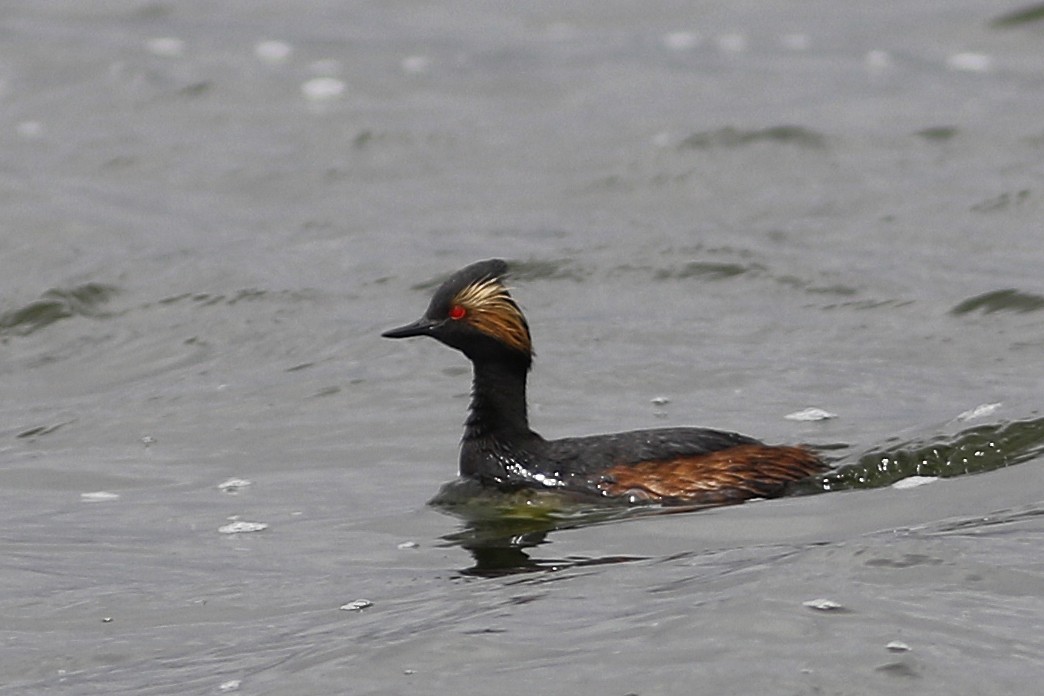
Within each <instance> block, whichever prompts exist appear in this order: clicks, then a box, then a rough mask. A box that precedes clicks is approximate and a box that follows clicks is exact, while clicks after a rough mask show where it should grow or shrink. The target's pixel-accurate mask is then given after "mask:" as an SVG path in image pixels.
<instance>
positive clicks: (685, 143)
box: [678, 126, 827, 150]
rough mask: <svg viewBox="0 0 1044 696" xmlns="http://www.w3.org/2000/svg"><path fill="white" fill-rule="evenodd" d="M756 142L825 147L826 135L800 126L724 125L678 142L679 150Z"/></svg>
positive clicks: (815, 147)
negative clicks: (744, 127)
mask: <svg viewBox="0 0 1044 696" xmlns="http://www.w3.org/2000/svg"><path fill="white" fill-rule="evenodd" d="M758 142H773V143H785V144H788V145H798V146H800V147H805V148H810V149H821V148H825V147H826V144H827V139H826V137H825V136H824V135H823V134H821V133H817V132H816V131H813V130H810V129H808V128H803V127H801V126H773V127H771V128H763V129H756V130H749V129H741V128H733V127H731V126H726V127H725V128H718V129H716V130H709V131H701V132H699V133H693V134H692V135H690V136H689V137H687V138H685V139H684V140H682V141H681V142H680V143H679V144H678V149H679V150H705V149H708V148H712V147H742V146H744V145H750V144H752V143H758Z"/></svg>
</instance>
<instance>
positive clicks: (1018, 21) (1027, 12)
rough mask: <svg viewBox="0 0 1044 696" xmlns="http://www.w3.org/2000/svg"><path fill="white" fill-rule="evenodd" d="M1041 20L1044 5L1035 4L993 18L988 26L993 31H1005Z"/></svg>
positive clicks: (1043, 17) (1043, 18) (1043, 15)
mask: <svg viewBox="0 0 1044 696" xmlns="http://www.w3.org/2000/svg"><path fill="white" fill-rule="evenodd" d="M1042 20H1044V4H1042V3H1037V4H1035V5H1028V6H1026V7H1023V8H1020V9H1018V10H1012V11H1011V12H1007V13H1005V14H1002V15H1000V16H999V17H995V18H994V19H992V20H990V26H991V27H993V28H994V29H1007V28H1010V27H1018V26H1022V25H1023V24H1030V23H1032V22H1039V21H1042Z"/></svg>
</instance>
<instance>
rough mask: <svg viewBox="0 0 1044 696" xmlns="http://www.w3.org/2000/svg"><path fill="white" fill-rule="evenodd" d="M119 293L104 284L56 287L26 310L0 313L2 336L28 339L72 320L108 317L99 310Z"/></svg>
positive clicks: (0, 333) (114, 288) (30, 304)
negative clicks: (64, 321) (56, 324)
mask: <svg viewBox="0 0 1044 696" xmlns="http://www.w3.org/2000/svg"><path fill="white" fill-rule="evenodd" d="M118 292H119V288H117V287H115V286H112V285H104V284H101V283H86V284H84V285H78V286H76V287H73V288H53V289H51V290H48V291H47V292H45V293H44V294H43V295H41V296H40V299H38V300H34V301H33V302H30V303H29V304H27V305H25V306H24V307H20V308H18V309H13V310H10V311H8V312H3V313H0V336H3V335H15V336H26V335H28V334H31V333H33V332H34V331H39V330H40V329H42V328H44V327H46V326H50V325H51V324H53V323H55V322H57V321H61V320H62V319H68V318H70V317H76V316H82V317H102V316H108V315H107V313H106V312H103V311H101V309H100V308H101V306H102V305H104V304H105V303H106V302H108V301H109V300H110V299H111V298H112V297H113V296H114V295H116V294H117V293H118Z"/></svg>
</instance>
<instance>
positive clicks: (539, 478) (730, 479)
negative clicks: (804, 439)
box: [382, 259, 826, 504]
mask: <svg viewBox="0 0 1044 696" xmlns="http://www.w3.org/2000/svg"><path fill="white" fill-rule="evenodd" d="M506 272H507V264H506V263H505V262H504V261H501V260H500V259H491V260H489V261H480V262H479V263H475V264H472V265H470V266H468V267H467V268H464V269H462V270H460V271H457V272H456V273H454V274H453V275H452V276H451V277H450V278H449V279H448V280H447V281H446V282H445V283H443V284H442V285H441V286H440V287H439V289H438V290H436V291H435V296H434V297H432V299H431V304H430V305H429V306H428V310H427V311H426V312H425V313H424V316H423V317H421V318H420V319H418V320H417V321H415V322H413V323H412V324H407V325H406V326H402V327H399V328H397V329H392V330H390V331H385V332H384V333H383V334H382V335H383V336H385V337H387V338H406V337H408V336H431V337H432V338H436V339H438V340H439V341H442V342H443V343H445V344H446V345H447V346H450V347H451V348H456V349H457V350H459V351H461V352H462V353H464V355H466V356H467V357H468V358H469V359H470V360H471V362H472V365H473V366H474V373H475V374H474V384H473V388H472V398H471V409H470V413H469V415H468V418H467V421H466V422H465V427H464V439H463V442H462V444H461V452H460V474H461V476H463V477H466V478H471V479H477V480H478V481H480V482H481V483H483V484H485V485H488V486H494V487H496V488H498V489H501V490H515V489H520V488H535V489H545V490H547V489H553V490H558V491H562V492H566V493H574V494H582V495H595V496H599V497H602V498H613V499H622V500H626V501H629V502H632V503H639V502H659V503H695V504H703V503H707V504H711V503H729V502H738V501H741V500H745V499H748V498H759V497H761V498H769V497H776V496H779V495H782V494H783V493H784V492H785V491H786V487H787V484H788V483H790V482H792V481H796V480H798V479H801V478H804V477H806V476H809V475H811V474H814V473H817V472H820V471H823V470H825V469H826V466H825V465H824V464H823V462H822V461H821V460H820V458H819V457H818V456H816V454H814V453H813V452H811V451H809V450H807V449H805V448H803V447H785V446H770V445H765V444H762V443H761V442H758V441H757V440H754V439H752V438H749V437H746V436H744V435H739V434H737V433H730V432H723V431H719V430H708V429H705V428H658V429H654V430H635V431H632V432H625V433H617V434H612V435H593V436H588V437H570V438H563V439H561V440H545V439H544V438H542V437H540V435H538V434H537V433H535V432H533V431H532V430H530V429H529V419H528V417H527V413H526V375H527V374H528V372H529V368H530V366H531V365H532V362H533V349H532V344H531V342H530V337H529V325H528V323H527V322H526V318H525V317H524V316H523V315H522V310H520V309H519V307H518V305H517V304H515V301H514V300H513V299H512V297H511V295H510V294H509V293H508V290H507V288H506V287H504V284H503V278H504V275H505V273H506Z"/></svg>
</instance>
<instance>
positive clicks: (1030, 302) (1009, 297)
mask: <svg viewBox="0 0 1044 696" xmlns="http://www.w3.org/2000/svg"><path fill="white" fill-rule="evenodd" d="M1040 309H1044V297H1041V296H1040V295H1034V294H1032V293H1028V292H1021V291H1019V290H1016V289H1014V288H1010V289H1007V290H994V291H992V292H987V293H983V294H982V295H976V296H975V297H972V298H969V299H967V300H965V301H964V302H961V303H960V304H958V305H957V306H956V307H954V308H953V309H951V310H950V314H953V315H956V316H960V315H962V314H969V313H971V312H976V311H980V310H981V311H982V312H983V313H984V314H992V313H993V312H1020V313H1026V312H1035V311H1037V310H1040Z"/></svg>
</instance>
